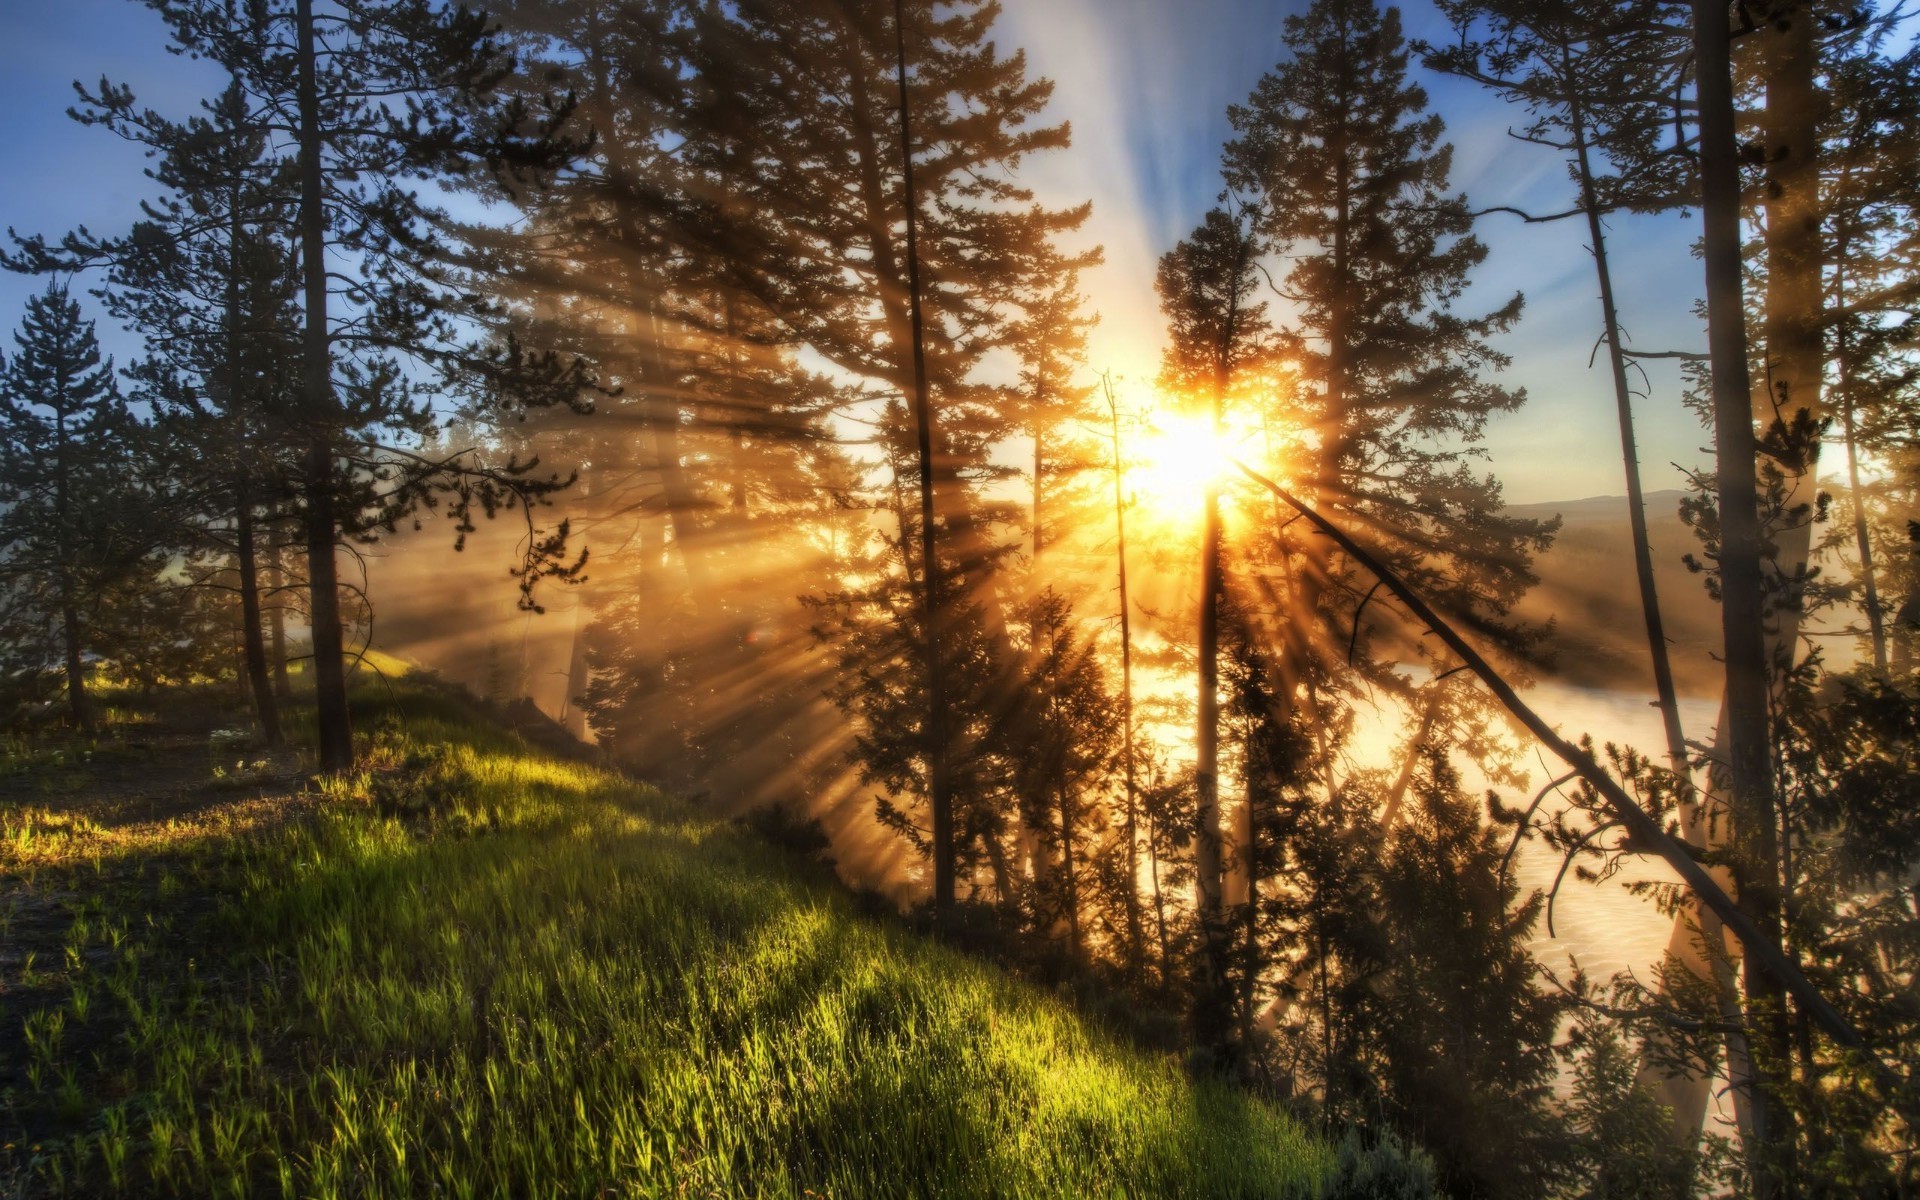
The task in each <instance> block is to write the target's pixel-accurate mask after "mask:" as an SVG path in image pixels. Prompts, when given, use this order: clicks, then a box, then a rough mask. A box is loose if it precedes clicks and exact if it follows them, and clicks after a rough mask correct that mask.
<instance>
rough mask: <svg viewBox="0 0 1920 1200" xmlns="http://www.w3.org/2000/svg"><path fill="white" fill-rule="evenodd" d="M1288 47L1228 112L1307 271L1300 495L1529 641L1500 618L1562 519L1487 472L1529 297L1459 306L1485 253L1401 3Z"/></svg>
mask: <svg viewBox="0 0 1920 1200" xmlns="http://www.w3.org/2000/svg"><path fill="white" fill-rule="evenodd" d="M1283 40H1284V42H1285V44H1286V45H1287V47H1288V48H1289V50H1290V51H1291V54H1292V57H1291V58H1290V59H1289V60H1288V61H1287V62H1284V63H1282V64H1281V65H1280V66H1279V67H1277V68H1275V70H1273V71H1272V72H1270V73H1269V74H1268V75H1267V76H1266V77H1265V78H1263V79H1262V80H1261V81H1260V83H1259V85H1258V86H1256V88H1255V89H1254V92H1253V94H1252V96H1251V97H1250V98H1249V100H1248V102H1247V104H1245V105H1243V106H1236V107H1234V108H1232V109H1231V110H1230V112H1229V115H1230V117H1231V119H1232V121H1233V124H1234V128H1235V130H1236V132H1237V136H1236V138H1235V139H1234V140H1233V141H1232V142H1230V143H1229V144H1228V146H1227V152H1226V169H1227V179H1228V182H1229V183H1230V184H1231V185H1232V186H1234V187H1235V188H1236V189H1239V190H1240V191H1242V192H1244V193H1246V194H1249V195H1253V196H1257V197H1259V198H1260V200H1261V207H1260V211H1261V213H1262V215H1263V220H1262V226H1261V233H1262V236H1263V237H1265V238H1266V239H1267V240H1268V241H1269V243H1270V244H1271V246H1272V249H1273V251H1274V252H1275V253H1277V254H1283V255H1288V256H1290V257H1291V258H1292V259H1293V266H1292V267H1291V268H1290V269H1289V270H1287V271H1286V273H1285V276H1284V280H1283V283H1282V288H1283V291H1284V292H1285V293H1286V294H1287V295H1288V296H1289V297H1290V298H1291V299H1292V300H1293V302H1294V303H1295V304H1296V305H1297V306H1298V309H1299V313H1300V316H1299V318H1298V321H1297V323H1296V324H1295V325H1294V326H1293V327H1292V328H1291V329H1290V330H1289V332H1290V333H1291V334H1292V335H1293V336H1294V338H1296V339H1297V345H1296V346H1295V347H1294V352H1295V355H1296V357H1297V358H1298V361H1299V368H1300V372H1301V376H1302V380H1303V382H1304V384H1305V385H1306V386H1305V387H1304V388H1303V389H1302V390H1301V392H1300V394H1299V405H1298V408H1297V411H1295V412H1294V413H1293V414H1292V419H1293V422H1294V423H1295V424H1297V425H1298V426H1299V427H1301V428H1304V429H1305V430H1307V431H1309V438H1310V445H1311V451H1310V453H1308V454H1306V455H1303V459H1304V461H1303V462H1302V463H1300V464H1299V466H1300V467H1302V468H1303V469H1304V470H1305V471H1306V472H1307V475H1306V480H1310V482H1306V481H1301V486H1303V487H1305V488H1307V489H1308V490H1310V491H1311V492H1313V493H1314V494H1315V495H1316V496H1318V498H1319V503H1320V504H1322V505H1325V506H1327V509H1326V510H1323V511H1331V512H1334V513H1339V514H1341V515H1342V516H1343V517H1344V518H1345V523H1346V526H1347V527H1348V528H1351V529H1355V530H1357V531H1360V532H1362V533H1363V534H1364V536H1366V537H1367V538H1368V539H1369V541H1370V542H1371V543H1372V544H1373V545H1374V546H1375V547H1376V550H1377V552H1378V553H1381V554H1383V555H1384V556H1385V557H1386V558H1387V560H1389V561H1390V562H1392V563H1393V564H1394V568H1395V569H1396V570H1404V571H1406V572H1408V573H1409V574H1408V578H1409V579H1412V580H1414V581H1415V582H1416V585H1417V586H1419V587H1420V588H1421V590H1422V592H1423V594H1425V595H1429V596H1431V597H1433V598H1434V599H1435V600H1436V601H1438V602H1440V603H1442V604H1444V605H1446V606H1448V607H1450V608H1452V609H1454V610H1456V611H1458V612H1461V613H1464V614H1470V615H1471V617H1472V619H1473V620H1474V621H1475V622H1476V623H1478V624H1481V625H1482V626H1483V627H1485V628H1486V629H1488V630H1489V631H1490V632H1497V633H1499V634H1501V635H1503V636H1504V637H1505V638H1506V639H1507V641H1508V643H1509V645H1510V646H1514V647H1516V648H1518V647H1523V646H1524V645H1525V644H1526V641H1527V637H1526V634H1525V632H1524V631H1522V630H1520V629H1519V628H1517V627H1515V626H1513V625H1512V624H1511V623H1505V622H1503V621H1502V618H1503V616H1504V614H1505V612H1506V610H1507V609H1508V608H1509V607H1510V606H1511V605H1512V603H1513V602H1514V601H1515V600H1517V599H1518V597H1519V596H1520V594H1521V593H1522V592H1523V591H1524V590H1525V589H1526V588H1527V587H1528V586H1530V585H1531V584H1532V582H1533V577H1532V575H1531V573H1530V570H1529V563H1530V559H1531V554H1532V553H1533V552H1534V551H1537V550H1539V549H1541V548H1543V547H1544V546H1545V544H1546V543H1547V541H1548V539H1549V538H1550V536H1551V533H1552V525H1551V524H1550V523H1543V522H1538V521H1531V520H1526V519H1522V518H1517V517H1513V516H1510V515H1507V514H1506V513H1504V512H1503V511H1502V508H1501V500H1500V486H1499V483H1498V482H1497V481H1496V480H1495V479H1494V478H1493V477H1492V476H1490V475H1476V474H1475V472H1474V470H1473V467H1472V461H1473V459H1474V458H1475V457H1476V455H1477V453H1478V451H1477V449H1476V446H1477V443H1478V442H1479V441H1480V439H1481V437H1482V435H1483V433H1484V430H1485V428H1486V424H1487V421H1488V420H1489V419H1490V418H1492V417H1493V416H1495V415H1497V414H1499V413H1503V412H1510V411H1512V410H1514V409H1516V408H1518V407H1519V406H1520V404H1521V403H1522V402H1523V401H1524V399H1525V396H1524V393H1522V392H1518V391H1514V390H1510V389H1507V388H1504V387H1501V386H1499V385H1497V384H1494V383H1491V382H1489V381H1487V380H1486V379H1485V378H1483V375H1484V373H1485V372H1488V371H1491V370H1497V369H1499V368H1501V367H1503V366H1504V365H1505V364H1506V362H1507V359H1506V357H1505V356H1504V355H1502V354H1501V353H1499V352H1498V351H1496V350H1494V349H1493V348H1492V346H1491V345H1489V344H1488V341H1487V339H1488V338H1489V337H1491V336H1492V335H1494V334H1496V333H1499V332H1500V331H1502V330H1505V329H1507V328H1508V327H1510V326H1511V325H1512V324H1513V322H1514V321H1515V320H1517V319H1518V317H1519V313H1520V307H1521V300H1520V297H1519V296H1517V295H1516V296H1514V297H1513V298H1512V299H1510V300H1509V301H1507V302H1506V303H1505V304H1504V305H1502V306H1501V307H1499V308H1498V309H1496V310H1494V311H1493V312H1491V313H1488V314H1486V315H1483V316H1465V315H1462V314H1460V313H1459V312H1457V311H1456V310H1455V304H1456V302H1457V301H1458V300H1459V299H1460V297H1461V295H1462V293H1463V291H1464V290H1465V287H1466V277H1467V273H1468V272H1469V271H1470V270H1471V269H1472V268H1473V267H1474V266H1475V265H1477V264H1478V263H1480V262H1481V261H1483V260H1484V259H1485V257H1486V247H1485V246H1484V245H1483V244H1482V243H1481V242H1480V241H1479V240H1478V239H1477V238H1475V237H1474V236H1473V235H1472V233H1471V223H1472V222H1471V215H1470V212H1469V209H1468V207H1467V205H1466V202H1465V199H1464V197H1461V196H1459V195H1457V194H1450V193H1449V192H1448V190H1447V189H1448V176H1449V173H1450V170H1451V163H1452V151H1451V148H1450V147H1448V146H1445V145H1443V144H1442V143H1441V141H1440V136H1441V133H1442V132H1443V128H1444V127H1443V124H1442V122H1441V119H1440V117H1439V116H1438V114H1435V113H1431V112H1429V111H1427V97H1426V93H1425V91H1424V90H1423V89H1422V88H1420V87H1419V86H1418V85H1417V84H1414V83H1412V82H1410V81H1409V80H1408V78H1407V66H1408V50H1407V46H1406V43H1405V41H1404V39H1403V37H1402V34H1401V28H1400V16H1399V12H1398V10H1396V9H1392V8H1388V9H1385V10H1381V9H1378V8H1376V7H1375V6H1374V5H1373V4H1372V3H1371V2H1370V0H1317V2H1316V3H1314V4H1313V5H1311V6H1310V7H1309V8H1308V10H1307V11H1306V12H1305V13H1304V14H1302V15H1300V16H1296V17H1291V18H1289V19H1288V20H1287V22H1286V25H1285V31H1284V34H1283ZM1302 591H1303V592H1304V593H1305V599H1304V600H1303V603H1302V608H1301V613H1302V617H1301V619H1305V620H1322V619H1325V618H1326V617H1328V616H1330V615H1331V613H1330V612H1329V611H1328V610H1327V609H1326V607H1325V606H1326V605H1328V604H1331V603H1333V597H1335V596H1336V595H1338V594H1339V593H1341V592H1343V591H1345V592H1348V593H1351V591H1352V589H1351V588H1348V587H1347V586H1346V585H1345V584H1344V582H1343V573H1342V570H1341V568H1340V567H1339V566H1338V564H1337V563H1332V562H1325V561H1312V562H1310V563H1309V566H1308V568H1307V570H1306V572H1305V575H1304V578H1303V588H1302ZM1358 599H1359V597H1358V596H1357V595H1351V594H1350V595H1348V596H1346V597H1345V600H1344V607H1346V608H1347V609H1348V610H1349V611H1351V609H1352V608H1353V607H1355V606H1357V602H1358Z"/></svg>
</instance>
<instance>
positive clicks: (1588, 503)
mask: <svg viewBox="0 0 1920 1200" xmlns="http://www.w3.org/2000/svg"><path fill="white" fill-rule="evenodd" d="M1682 495H1683V493H1681V492H1679V491H1662V492H1650V493H1648V494H1647V497H1646V502H1647V529H1648V541H1649V542H1650V544H1651V548H1652V551H1653V562H1654V581H1655V586H1656V587H1658V589H1659V592H1660V610H1661V614H1662V616H1663V617H1664V618H1665V621H1666V629H1667V637H1668V641H1669V644H1670V650H1669V653H1670V655H1671V657H1672V661H1673V669H1674V677H1675V681H1676V683H1677V684H1678V686H1679V688H1680V690H1681V691H1682V692H1685V693H1688V694H1692V695H1715V694H1717V693H1718V691H1719V688H1720V681H1719V676H1718V674H1717V672H1716V670H1715V663H1714V660H1713V652H1714V650H1715V649H1716V647H1718V646H1719V644H1720V610H1719V607H1718V606H1717V605H1715V604H1714V603H1713V601H1712V600H1710V599H1709V598H1708V596H1707V593H1706V588H1705V586H1704V584H1703V583H1702V581H1701V579H1700V577H1699V576H1698V575H1695V574H1693V573H1692V572H1690V571H1688V570H1687V567H1686V564H1685V562H1684V561H1683V557H1684V556H1685V555H1687V554H1689V553H1698V546H1699V543H1698V542H1697V541H1696V540H1695V539H1694V536H1693V532H1692V531H1691V530H1689V529H1688V528H1687V527H1686V525H1685V524H1683V523H1682V522H1681V520H1680V516H1679V505H1680V498H1681V496H1682ZM1508 511H1509V512H1512V513H1514V514H1515V515H1519V516H1526V517H1534V518H1547V517H1552V516H1555V515H1558V516H1559V517H1561V519H1562V520H1563V521H1564V522H1565V523H1564V524H1563V525H1562V527H1561V530H1560V535H1559V537H1557V538H1556V539H1555V540H1554V544H1553V548H1552V549H1551V550H1549V551H1548V552H1547V553H1546V554H1544V555H1542V556H1541V558H1540V560H1539V562H1538V563H1537V564H1536V568H1535V569H1536V571H1537V572H1538V574H1539V576H1540V586H1538V587H1537V588H1535V589H1534V590H1533V591H1532V592H1530V593H1528V595H1527V597H1526V598H1525V599H1524V600H1522V601H1521V603H1520V606H1519V613H1520V615H1521V616H1523V617H1525V618H1527V619H1529V620H1534V621H1544V620H1546V619H1548V618H1549V617H1551V618H1553V620H1554V622H1555V630H1554V635H1553V639H1552V640H1551V641H1550V642H1549V643H1548V646H1549V649H1550V650H1551V652H1552V653H1553V655H1554V665H1553V670H1552V672H1551V673H1552V674H1553V675H1554V676H1556V677H1557V678H1560V679H1562V680H1564V681H1566V682H1568V683H1573V684H1578V685H1580V686H1583V687H1622V688H1628V689H1634V690H1644V691H1647V692H1649V693H1650V692H1651V690H1652V687H1653V683H1652V673H1651V669H1650V668H1649V667H1648V665H1647V651H1646V636H1647V634H1646V623H1645V617H1644V616H1643V615H1642V612H1641V608H1640V590H1639V583H1638V581H1637V579H1636V578H1635V575H1634V566H1633V535H1632V531H1631V529H1630V528H1629V527H1628V524H1627V501H1626V498H1625V497H1624V496H1591V497H1588V498H1586V499H1583V500H1558V501H1553V502H1550V503H1545V504H1519V505H1514V506H1512V507H1510V508H1509V509H1508Z"/></svg>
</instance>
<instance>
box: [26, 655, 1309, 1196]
mask: <svg viewBox="0 0 1920 1200" xmlns="http://www.w3.org/2000/svg"><path fill="white" fill-rule="evenodd" d="M162 708H163V709H164V710H166V711H167V713H168V720H169V721H170V722H171V724H168V725H161V724H158V723H156V722H155V719H154V717H153V716H152V715H151V714H140V713H131V714H129V713H122V714H121V715H122V718H123V720H125V721H128V722H130V723H128V724H123V725H121V726H120V727H119V728H118V731H117V733H116V734H115V735H113V736H112V737H110V738H108V739H106V740H105V741H102V742H100V743H98V744H96V745H94V746H92V747H91V748H89V749H88V750H87V751H86V752H85V753H84V754H79V753H75V752H74V751H73V750H72V749H71V748H58V749H48V748H45V747H34V746H31V745H27V744H25V743H21V744H16V745H12V746H10V747H9V749H8V752H7V755H6V758H5V764H4V765H5V770H4V772H0V826H3V832H4V839H3V840H0V894H3V895H4V904H5V908H4V912H5V928H6V933H5V956H4V957H5V961H4V963H0V967H3V968H4V969H3V970H0V979H4V981H5V982H4V984H0V987H4V991H3V992H0V999H3V1000H4V1006H5V1012H4V1015H3V1016H0V1021H3V1022H4V1025H5V1028H6V1033H5V1037H6V1040H7V1042H8V1044H12V1045H19V1046H21V1047H23V1048H24V1049H23V1052H22V1053H20V1054H18V1055H16V1054H12V1053H10V1054H9V1055H7V1056H6V1057H5V1059H4V1060H0V1089H3V1091H0V1094H3V1095H4V1098H5V1106H4V1114H3V1115H4V1119H5V1124H6V1125H7V1129H6V1131H5V1139H4V1140H5V1142H6V1148H5V1151H4V1154H3V1155H0V1193H5V1194H8V1195H15V1194H42V1193H60V1192H70V1193H79V1194H108V1193H124V1194H140V1195H144V1194H170V1195H213V1194H222V1195H227V1194H232V1195H239V1194H265V1195H283V1194H284V1195H300V1196H336V1195H356V1196H400V1195H457V1196H472V1195H513V1196H534V1195H541V1196H545V1195H574V1196H601V1195H623V1196H625V1195H640V1196H667V1195H672V1196H682V1195H717V1196H733V1195H755V1196H795V1197H798V1196H835V1197H857V1196H877V1195H904V1194H913V1193H924V1191H926V1190H927V1189H930V1188H932V1187H934V1186H935V1184H937V1186H938V1190H939V1191H940V1192H941V1193H942V1194H947V1195H997V1196H1015V1195H1020V1196H1037V1195H1063V1196H1064V1195H1075V1196H1085V1195H1109V1194H1115V1195H1118V1194H1127V1195H1143V1196H1291V1195H1311V1194H1313V1193H1314V1192H1315V1191H1316V1190H1317V1188H1319V1187H1320V1186H1321V1184H1322V1181H1323V1179H1324V1177H1325V1175H1326V1174H1327V1172H1328V1170H1329V1166H1330V1164H1331V1163H1332V1161H1333V1160H1334V1159H1335V1158H1336V1157H1338V1156H1337V1155H1335V1154H1334V1153H1332V1152H1331V1151H1329V1150H1328V1149H1326V1148H1325V1147H1323V1146H1322V1145H1321V1144H1319V1143H1317V1142H1316V1141H1315V1140H1313V1139H1312V1138H1310V1137H1309V1136H1308V1135H1306V1134H1305V1133H1303V1132H1302V1131H1301V1129H1300V1128H1299V1127H1297V1126H1296V1125H1295V1124H1294V1123H1293V1122H1292V1121H1291V1120H1290V1119H1289V1118H1287V1117H1286V1116H1284V1115H1282V1114H1281V1113H1280V1112H1278V1111H1276V1110H1274V1109H1272V1108H1269V1107H1267V1106H1265V1105H1264V1104H1262V1103H1260V1102H1258V1101H1256V1100H1255V1099H1252V1098H1250V1097H1249V1096H1248V1095H1246V1094H1245V1093H1243V1092H1240V1091H1237V1090H1235V1089H1233V1088H1230V1087H1228V1086H1226V1085H1224V1084H1218V1083H1210V1082H1194V1081H1192V1080H1190V1079H1189V1078H1188V1077H1187V1076H1186V1075H1185V1074H1184V1073H1183V1071H1182V1070H1181V1069H1180V1068H1179V1066H1178V1065H1177V1064H1176V1063H1175V1062H1174V1061H1173V1060H1171V1059H1167V1058H1162V1057H1156V1056H1151V1055H1148V1054H1145V1053H1142V1052H1140V1051H1137V1050H1134V1049H1131V1048H1128V1047H1126V1046H1123V1045H1122V1044H1121V1043H1119V1042H1118V1041H1116V1040H1114V1039H1113V1038H1111V1037H1109V1036H1106V1035H1104V1034H1103V1033H1101V1032H1099V1031H1098V1030H1097V1029H1095V1028H1093V1027H1091V1026H1089V1025H1088V1024H1087V1023H1086V1022H1085V1021H1083V1020H1082V1019H1081V1018H1079V1017H1077V1016H1076V1015H1075V1013H1074V1012H1073V1011H1072V1010H1070V1009H1069V1008H1068V1007H1066V1006H1065V1005H1064V1004H1063V1003H1062V1002H1060V1001H1058V1000H1056V999H1054V998H1052V997H1050V996H1049V995H1047V994H1045V993H1043V992H1041V991H1039V990H1037V989H1035V988H1032V987H1030V986H1027V985H1023V984H1021V983H1018V982H1015V981H1013V980H1011V979H1009V978H1008V977H1006V976H1005V975H1003V974H1001V973H1000V972H999V971H997V970H995V969H993V968H991V967H989V966H986V965H983V964H981V963H979V962H977V961H974V960H972V959H969V958H966V957H963V956H962V955H960V954H958V953H956V952H954V951H952V950H949V949H946V948H943V947H941V946H939V945H936V944H934V943H932V942H930V941H927V940H925V939H923V938H921V937H919V936H916V935H914V934H912V933H910V932H909V931H907V929H906V928H905V927H904V926H903V925H901V924H900V923H899V922H897V921H894V920H890V919H885V918H874V917H870V916H866V915H863V914H862V913H861V912H860V911H859V907H858V905H857V904H856V903H855V901H854V899H853V897H851V896H850V895H849V894H847V893H846V892H845V891H844V890H843V889H841V888H840V887H838V886H837V885H835V884H833V883H832V882H831V881H830V880H829V879H828V878H826V877H825V875H824V873H823V872H821V871H819V870H818V869H817V868H815V867H811V866H809V865H808V864H807V863H806V862H804V861H803V860H802V859H800V858H798V857H796V856H795V855H793V854H792V853H790V852H788V851H784V850H781V849H778V848H776V847H774V846H772V845H770V844H768V843H766V842H763V841H761V840H759V839H758V838H757V837H755V836H754V835H752V834H750V833H748V832H746V831H744V830H743V829H741V828H739V827H736V826H732V825H726V824H719V823H715V822H712V821H708V820H705V819H702V818H701V817H699V816H698V815H697V814H695V813H694V812H692V811H690V810H689V809H688V808H686V807H684V806H683V805H681V804H679V803H678V802H676V801H672V800H669V799H667V798H664V797H662V796H660V795H659V794H657V793H654V792H651V791H649V790H646V789H644V788H642V787H639V786H638V785H635V784H633V783H630V782H628V781H626V780H624V779H622V778H620V777H617V776H615V775H611V774H608V773H605V772H602V771H599V770H596V769H594V768H592V767H588V766H583V765H580V764H577V763H570V762H564V761H561V760H558V759H554V758H549V757H545V756H543V755H541V754H539V753H537V752H535V751H533V750H532V749H530V748H529V747H528V745H527V744H526V743H524V742H522V741H520V740H519V739H518V738H516V737H514V736H513V735H511V734H509V733H506V732H504V731H502V730H501V729H500V728H498V727H496V726H493V725H491V724H490V723H489V722H488V721H487V720H486V719H484V717H483V715H482V713H481V711H480V710H479V709H477V708H476V707H475V706H473V705H472V703H471V702H469V701H466V700H464V699H463V698H461V697H459V696H457V695H455V694H453V693H451V692H447V691H444V690H440V689H429V688H426V687H424V686H420V685H414V684H410V683H409V684H402V685H400V686H399V687H398V688H397V689H388V688H381V689H377V690H376V689H369V690H368V691H367V692H366V693H365V694H363V695H362V696H361V697H360V713H361V717H362V720H363V721H364V722H365V727H366V728H369V729H374V730H376V731H377V733H376V735H375V748H374V751H373V756H372V759H371V760H370V762H371V767H372V769H370V770H368V771H366V772H363V773H362V774H360V775H359V776H356V777H353V778H351V779H348V780H346V781H343V782H336V783H330V784H328V785H326V787H325V788H324V790H323V791H320V792H315V791H311V790H307V789H306V788H305V785H304V784H303V782H302V779H303V777H302V776H300V775H298V774H297V773H295V772H294V771H293V770H292V769H291V765H290V764H284V763H282V764H276V763H274V762H272V761H264V760H262V761H250V760H249V758H248V755H247V754H246V753H245V752H244V751H242V750H239V749H237V748H235V747H234V746H233V745H232V744H231V743H229V742H228V741H226V740H224V735H223V734H220V733H217V732H216V733H213V734H212V735H211V740H209V734H208V732H207V731H206V729H205V725H206V724H207V723H208V722H207V721H202V722H201V724H200V726H197V727H196V726H194V725H193V724H192V723H191V722H190V721H188V720H187V719H186V718H185V717H184V716H183V714H185V713H187V712H188V711H189V710H190V708H191V706H189V705H185V704H182V703H180V702H178V701H177V700H175V699H171V698H168V699H164V700H163V704H162ZM210 747H212V748H211V749H210Z"/></svg>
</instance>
